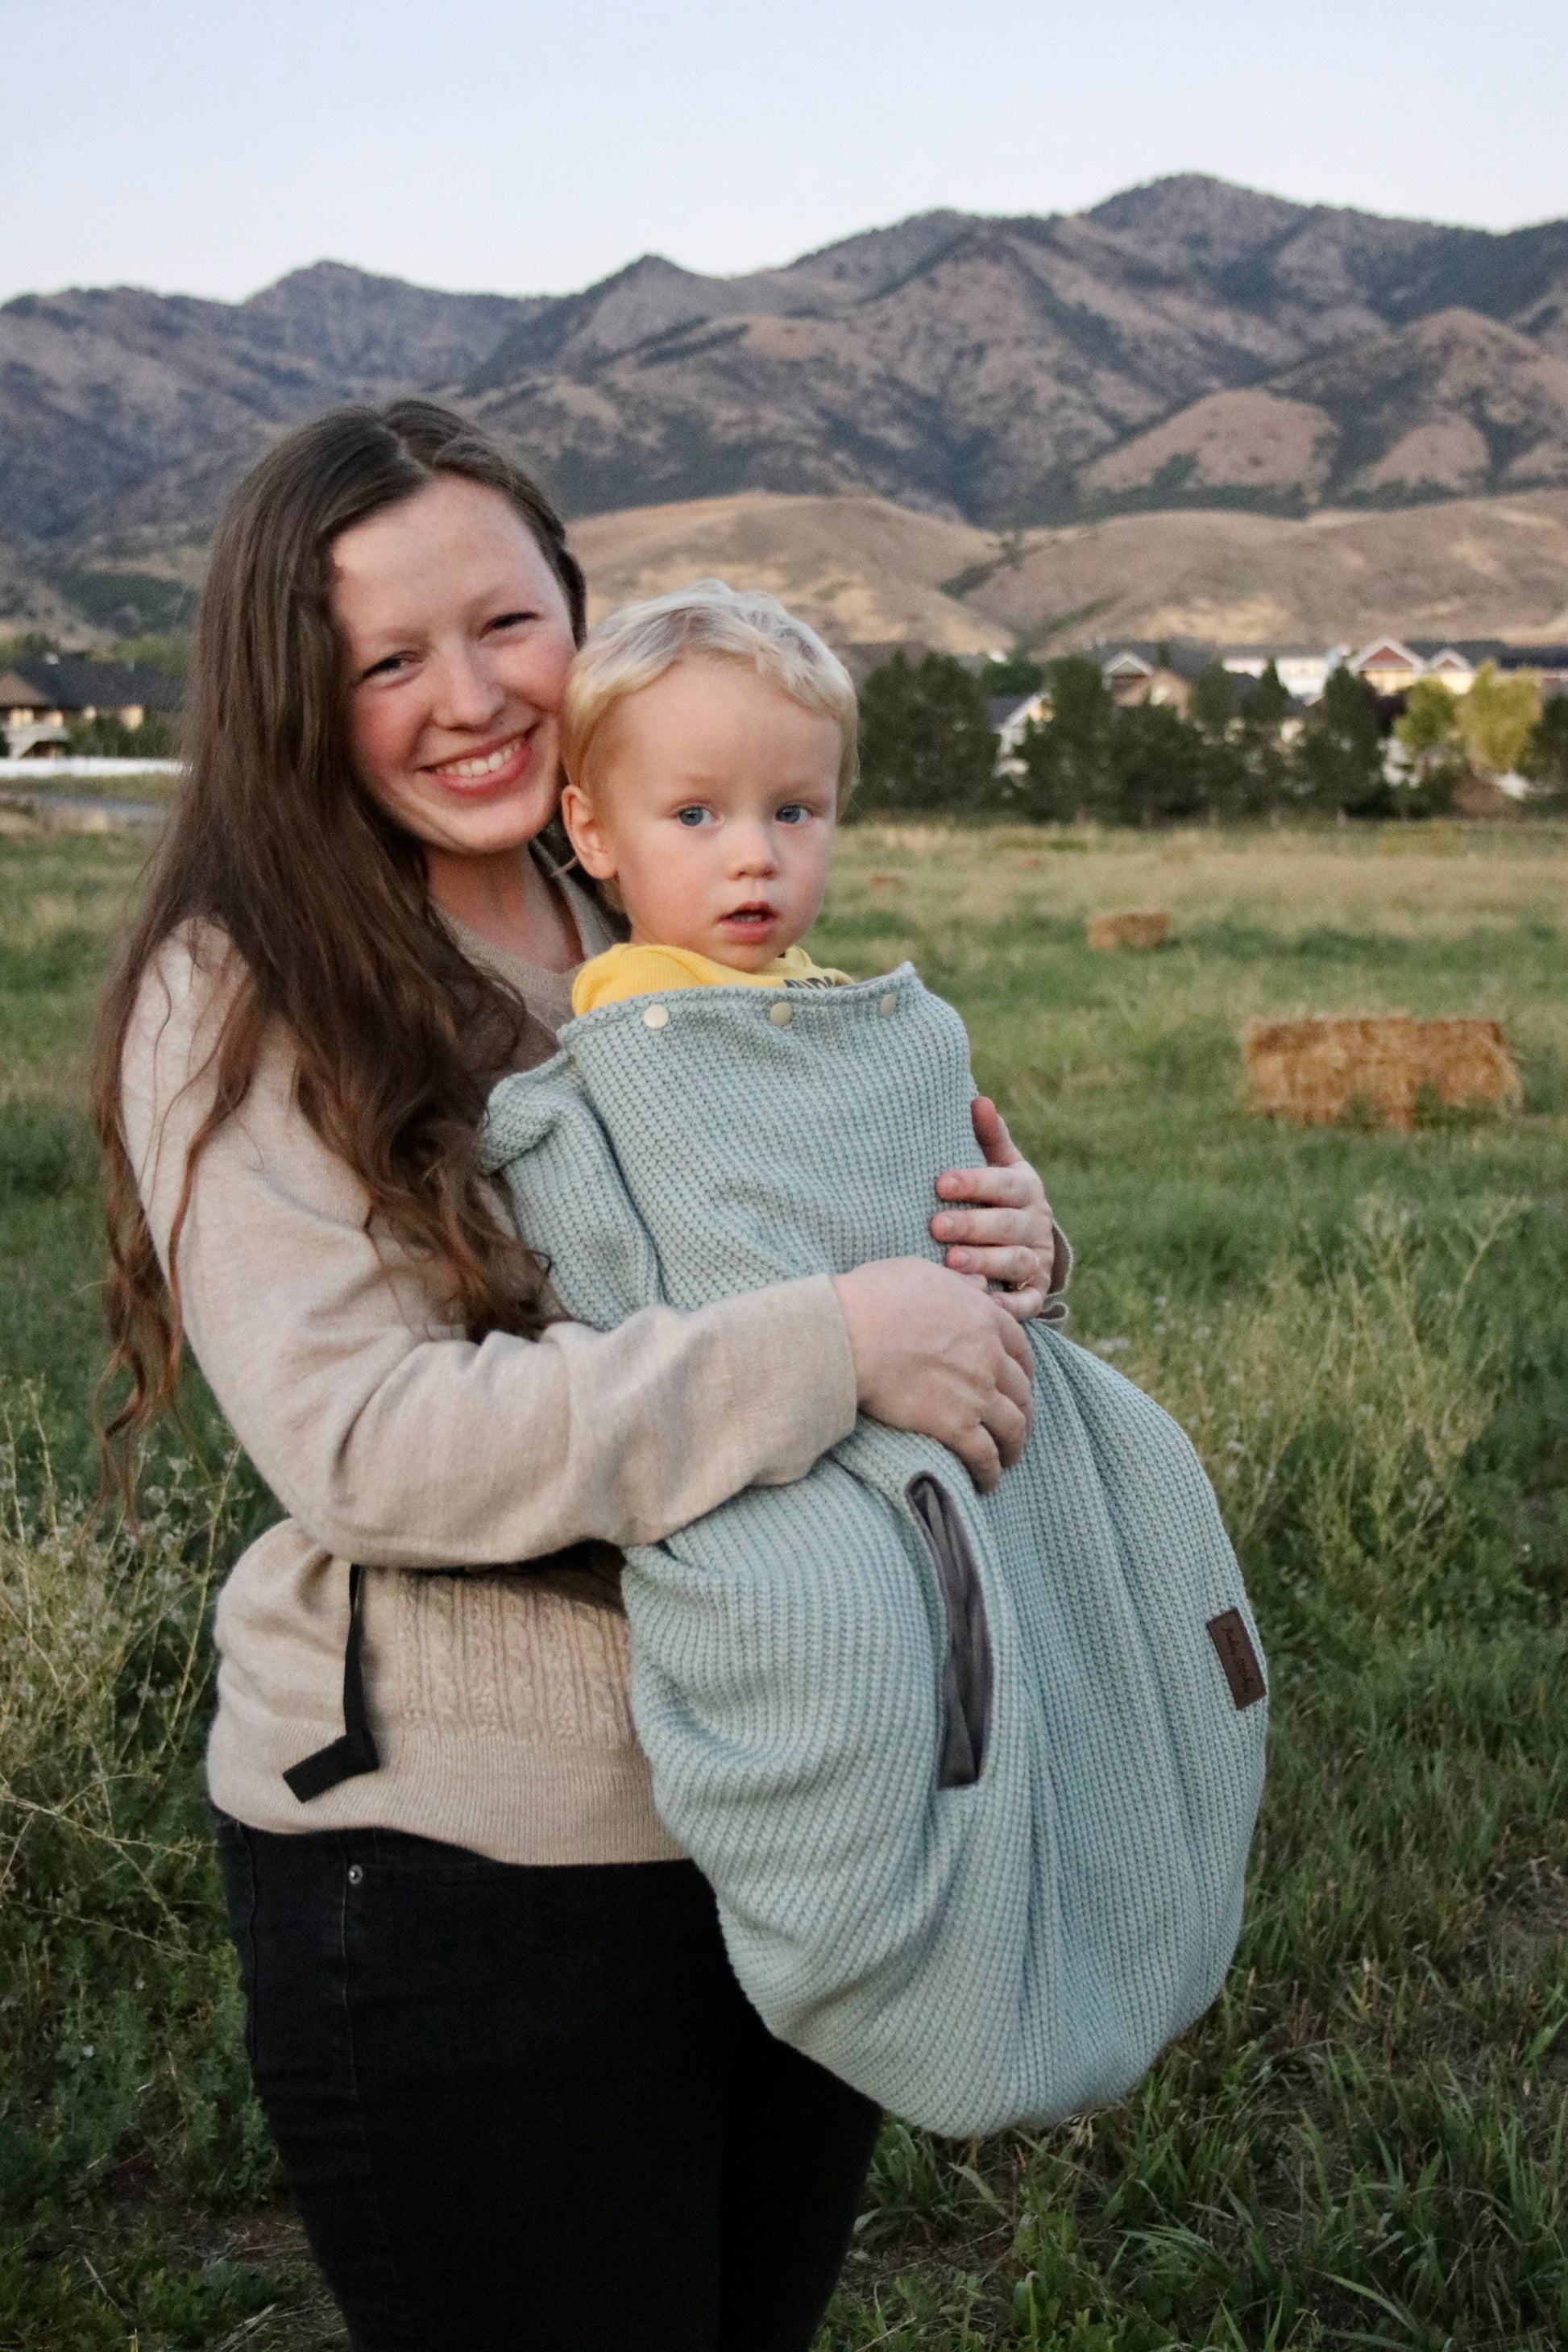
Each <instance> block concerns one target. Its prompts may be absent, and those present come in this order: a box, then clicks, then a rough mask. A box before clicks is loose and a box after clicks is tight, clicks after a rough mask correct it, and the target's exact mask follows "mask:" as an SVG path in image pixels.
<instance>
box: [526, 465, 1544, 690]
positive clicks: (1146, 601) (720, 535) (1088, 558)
mask: <svg viewBox="0 0 1568 2352" xmlns="http://www.w3.org/2000/svg"><path fill="white" fill-rule="evenodd" d="M573 541H574V545H575V546H576V547H577V549H578V551H579V552H580V553H581V555H582V557H583V560H584V564H585V566H586V569H587V572H588V577H589V583H590V587H591V589H592V592H593V609H594V611H595V613H597V612H599V611H602V610H607V609H608V608H609V607H610V606H611V605H613V604H619V603H621V602H623V601H624V600H625V599H626V598H627V597H629V596H641V595H653V594H657V593H658V592H659V591H660V590H661V589H663V588H667V587H673V586H674V585H675V584H676V583H678V582H679V581H681V580H689V579H690V578H691V577H692V575H693V574H694V573H697V572H708V571H713V572H719V573H720V574H721V576H723V577H726V578H730V579H734V580H742V579H743V580H748V581H755V582H758V583H761V584H762V585H763V586H765V587H769V588H772V589H773V591H774V592H775V593H777V594H779V595H782V596H783V597H784V598H785V599H786V601H788V602H790V603H792V604H795V605H796V606H797V607H798V608H799V609H800V610H801V611H802V612H804V613H805V614H807V616H808V617H809V618H810V619H811V620H812V621H813V622H814V623H815V624H816V625H817V626H818V627H819V628H821V629H822V630H823V631H824V632H825V633H826V635H828V636H829V637H831V638H832V639H833V640H834V641H835V642H836V643H837V644H838V645H841V646H856V645H865V644H868V643H869V644H873V645H876V644H886V643H887V642H888V641H889V640H892V639H896V638H900V637H905V638H912V639H915V640H918V641H919V642H920V643H921V644H924V645H927V646H936V647H938V648H940V649H941V650H942V651H944V652H950V653H971V652H978V651H981V650H984V649H985V648H987V647H991V646H996V647H1005V646H1008V645H1010V644H1012V643H1013V642H1014V641H1015V639H1016V638H1022V639H1023V640H1024V641H1025V642H1026V643H1031V644H1034V645H1036V646H1040V647H1041V648H1043V649H1045V650H1047V651H1049V652H1052V653H1058V652H1065V651H1068V650H1069V649H1070V648H1072V647H1073V646H1082V645H1088V644H1090V643H1092V642H1093V641H1094V640H1096V639H1097V638H1101V637H1105V636H1111V635H1125V636H1132V637H1152V638H1160V637H1199V638H1207V639H1213V640H1216V641H1221V642H1228V643H1240V642H1258V641H1268V640H1287V641H1288V640H1291V639H1303V640H1307V641H1310V642H1313V643H1318V644H1324V645H1327V644H1331V643H1334V642H1337V641H1338V640H1340V639H1341V638H1349V639H1351V640H1352V641H1354V642H1358V643H1359V642H1362V641H1363V640H1364V639H1365V638H1367V637H1370V636H1371V635H1373V632H1374V631H1375V630H1378V629H1384V628H1388V627H1390V626H1393V627H1394V628H1397V629H1400V630H1403V631H1405V633H1407V634H1411V635H1417V636H1443V635H1451V636H1466V635H1475V636H1490V635H1496V636H1512V637H1521V638H1532V637H1533V638H1538V639H1541V640H1542V641H1544V640H1548V639H1561V638H1562V637H1563V636H1564V635H1568V491H1561V490H1559V491H1544V492H1542V491H1537V492H1534V493H1532V494H1531V495H1530V496H1528V497H1520V498H1514V499H1453V500H1448V501H1444V502H1442V503H1430V504H1426V505H1420V506H1414V507H1409V508H1405V509H1396V510H1394V511H1392V512H1373V513H1365V512H1355V511H1353V510H1346V509H1337V510H1331V511H1327V512H1324V513H1321V514H1317V515H1312V516H1310V517H1308V518H1306V519H1304V520H1294V519H1292V518H1289V517H1280V516H1270V515H1253V514H1239V513H1236V512H1229V511H1223V510H1222V511H1219V512H1209V513H1174V514H1146V515H1120V516H1114V517H1112V518H1110V519H1109V520H1105V521H1103V522H1097V523H1091V524H1071V525H1068V526H1066V527H1065V528H1063V529H1060V530H1037V531H1027V532H1024V533H1022V534H1019V535H1018V536H1016V537H1012V536H1009V537H1008V538H1006V539H1005V540H998V539H997V538H996V537H995V536H994V534H992V533H989V532H984V531H980V530H974V529H973V527H972V526H969V525H965V524H958V523H949V522H943V521H940V520H936V519H934V518H931V517H928V516H923V515H912V514H910V513H909V512H908V511H907V510H906V509H902V508H899V507H894V506H890V505H889V504H887V503H885V502H884V501H882V500H879V499H867V498H802V499H784V498H771V497H767V496H764V495H759V494H757V493H755V492H752V493H747V494H745V495H742V497H739V498H734V499H710V500H705V501H700V502H697V503H693V504H691V505H682V506H673V507H645V508H638V509H632V510H631V511H629V512H626V513H622V514H608V515H595V516H591V517H589V518H588V519H586V520H584V521H583V522H580V523H578V524H577V525H576V526H575V528H574V531H573Z"/></svg>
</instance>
